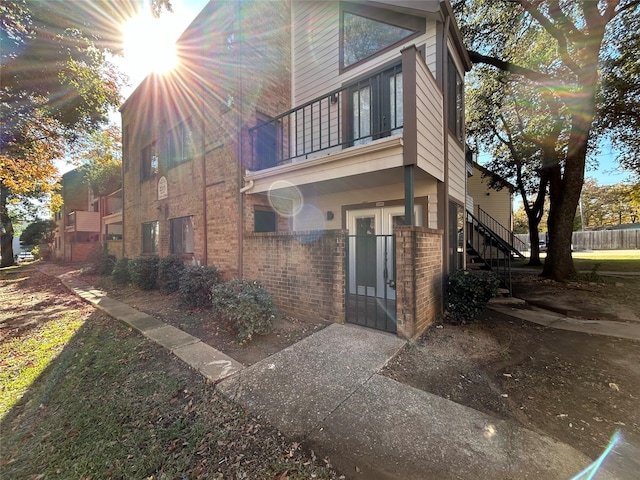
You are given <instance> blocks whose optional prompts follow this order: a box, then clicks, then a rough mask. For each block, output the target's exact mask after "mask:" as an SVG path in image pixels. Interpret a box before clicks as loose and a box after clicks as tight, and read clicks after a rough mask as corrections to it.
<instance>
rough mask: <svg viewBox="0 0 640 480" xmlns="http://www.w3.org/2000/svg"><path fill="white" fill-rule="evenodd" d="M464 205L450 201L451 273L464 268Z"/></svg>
mask: <svg viewBox="0 0 640 480" xmlns="http://www.w3.org/2000/svg"><path fill="white" fill-rule="evenodd" d="M464 248H465V245H464V206H462V205H460V204H458V203H456V202H449V273H454V272H455V271H457V270H462V268H464V258H463V257H464Z"/></svg>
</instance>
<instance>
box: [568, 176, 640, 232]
mask: <svg viewBox="0 0 640 480" xmlns="http://www.w3.org/2000/svg"><path fill="white" fill-rule="evenodd" d="M633 190H634V185H630V184H624V183H617V184H615V185H603V186H600V185H598V182H597V181H596V180H594V179H589V178H588V179H587V180H586V181H585V183H584V187H583V189H582V195H581V197H580V202H581V203H580V204H581V207H582V219H583V222H584V228H599V227H605V226H612V225H621V224H623V223H635V222H636V221H637V219H638V215H639V214H640V205H639V204H638V202H637V201H636V200H635V198H634V192H633Z"/></svg>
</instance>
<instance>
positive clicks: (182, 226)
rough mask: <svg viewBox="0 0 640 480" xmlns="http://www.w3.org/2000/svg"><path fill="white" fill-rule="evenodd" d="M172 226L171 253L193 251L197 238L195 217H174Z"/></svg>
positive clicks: (177, 253) (180, 253)
mask: <svg viewBox="0 0 640 480" xmlns="http://www.w3.org/2000/svg"><path fill="white" fill-rule="evenodd" d="M169 222H170V228H171V247H170V248H171V253H172V254H175V255H182V254H185V253H193V250H194V244H195V239H194V235H193V217H190V216H189V217H180V218H172V219H171V220H170V221H169Z"/></svg>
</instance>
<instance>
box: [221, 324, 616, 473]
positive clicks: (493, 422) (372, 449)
mask: <svg viewBox="0 0 640 480" xmlns="http://www.w3.org/2000/svg"><path fill="white" fill-rule="evenodd" d="M403 343H404V342H402V341H401V340H400V339H398V338H397V337H395V336H393V335H389V334H386V333H382V332H378V331H374V330H371V329H365V328H362V327H356V326H351V325H340V324H332V325H330V326H329V327H327V328H325V329H324V330H321V331H320V332H317V333H314V334H313V335H311V336H310V337H307V338H305V339H304V340H302V341H300V342H298V343H297V344H295V345H292V346H291V347H289V348H287V349H285V350H282V351H281V352H279V353H277V354H275V355H273V356H272V357H270V358H268V359H265V360H263V361H261V362H258V363H256V364H255V365H252V366H251V367H248V368H246V369H245V370H243V371H241V372H238V373H237V374H235V375H233V376H231V377H229V378H227V379H226V380H224V381H223V382H222V383H220V384H219V385H218V389H219V390H220V392H221V393H222V394H224V395H225V396H227V397H228V398H230V399H232V400H234V401H236V402H238V403H240V404H241V405H243V406H244V407H246V408H247V410H249V411H250V412H252V413H253V414H254V415H258V416H259V417H261V418H264V419H265V420H266V421H268V422H269V423H270V424H272V425H273V426H275V427H276V428H278V429H279V430H281V431H282V432H283V433H285V434H286V435H289V436H292V437H294V438H298V439H300V440H301V441H303V442H304V443H305V444H306V445H307V446H308V447H310V448H313V449H315V450H316V452H319V453H320V454H321V455H328V456H329V457H330V459H331V462H332V464H333V465H334V466H335V467H337V468H338V469H339V470H340V471H341V472H344V473H345V474H346V475H347V476H348V478H362V479H367V480H375V479H406V480H409V479H415V480H418V479H420V480H422V479H431V478H434V479H435V478H437V479H468V478H486V479H513V478H532V479H533V478H535V479H559V478H565V479H568V478H571V477H573V476H574V475H576V474H577V473H579V472H580V471H581V470H582V469H584V468H585V467H587V466H588V465H589V464H590V463H591V460H590V459H589V458H587V457H586V456H585V455H583V454H582V453H580V452H578V451H577V450H575V449H574V448H572V447H570V446H568V445H566V444H563V443H560V442H557V441H555V440H553V439H551V438H549V437H545V436H542V435H539V434H537V433H534V432H532V431H529V430H526V429H524V428H521V427H520V426H518V425H516V424H515V423H511V422H506V421H501V420H497V419H495V418H493V417H491V416H489V415H485V414H483V413H481V412H478V411H477V410H473V409H471V408H468V407H465V406H462V405H459V404H457V403H454V402H451V401H449V400H446V399H444V398H441V397H438V396H436V395H432V394H429V393H426V392H423V391H421V390H417V389H415V388H412V387H409V386H407V385H404V384H401V383H398V382H396V381H395V380H392V379H389V378H387V377H384V376H382V375H380V374H379V373H378V372H379V370H380V369H381V368H382V366H384V364H385V363H386V362H387V361H388V360H389V359H390V358H391V357H392V356H393V355H394V354H395V353H396V352H397V351H398V350H399V349H400V348H402V346H403ZM600 478H607V476H604V477H600Z"/></svg>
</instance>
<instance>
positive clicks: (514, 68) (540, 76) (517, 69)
mask: <svg viewBox="0 0 640 480" xmlns="http://www.w3.org/2000/svg"><path fill="white" fill-rule="evenodd" d="M468 52H469V58H470V59H471V61H472V62H473V63H484V64H485V65H491V66H493V67H496V68H497V69H499V70H502V71H503V72H509V73H513V74H516V75H522V76H523V77H526V78H528V79H529V80H533V81H534V82H544V81H547V80H550V79H551V77H550V76H549V75H547V74H546V73H541V72H538V71H536V70H531V69H529V68H525V67H521V66H519V65H516V64H514V63H511V62H508V61H505V60H500V59H499V58H495V57H489V56H487V55H482V54H481V53H478V52H474V51H473V50H469V51H468Z"/></svg>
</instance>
